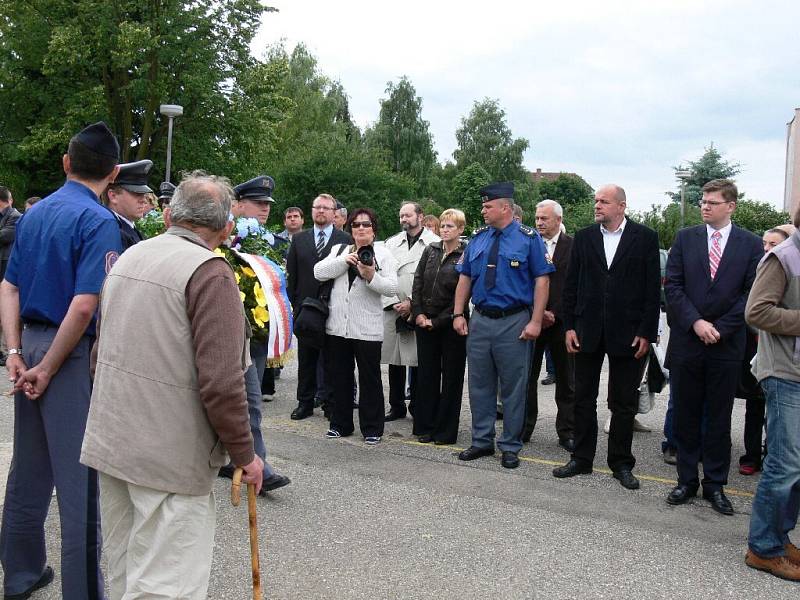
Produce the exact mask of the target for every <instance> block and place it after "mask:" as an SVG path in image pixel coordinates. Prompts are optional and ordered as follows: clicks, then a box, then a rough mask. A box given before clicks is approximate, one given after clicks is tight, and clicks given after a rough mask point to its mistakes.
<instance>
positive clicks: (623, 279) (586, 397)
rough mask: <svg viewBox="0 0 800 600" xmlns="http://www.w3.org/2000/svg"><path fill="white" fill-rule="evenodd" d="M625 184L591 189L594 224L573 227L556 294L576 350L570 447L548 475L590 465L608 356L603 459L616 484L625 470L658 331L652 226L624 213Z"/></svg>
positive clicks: (627, 483) (570, 346) (628, 478)
mask: <svg viewBox="0 0 800 600" xmlns="http://www.w3.org/2000/svg"><path fill="white" fill-rule="evenodd" d="M625 206H626V199H625V190H623V189H622V188H621V187H619V186H617V185H606V186H603V187H601V188H600V189H599V190H597V193H596V194H595V205H594V220H595V222H596V224H595V225H591V226H589V227H586V228H584V229H581V230H580V231H579V232H578V233H576V234H575V241H574V243H573V245H572V254H571V255H570V262H569V268H568V270H567V280H566V283H565V284H564V293H563V295H562V303H563V319H564V328H565V329H566V334H565V343H566V346H567V352H570V353H572V354H573V355H574V356H575V450H574V451H573V452H572V458H571V459H570V461H569V462H568V463H567V464H566V465H564V466H563V467H558V468H557V469H554V470H553V475H554V476H555V477H573V476H575V475H579V474H583V473H591V472H592V463H593V461H594V455H595V452H596V449H597V392H598V388H599V385H600V371H601V369H602V367H603V360H604V358H605V356H606V355H608V362H609V377H608V397H609V404H610V408H611V429H610V432H609V436H608V466H609V467H610V468H611V470H612V471H613V473H614V477H615V478H616V479H618V480H619V482H620V483H621V484H622V486H623V487H625V488H627V489H631V490H635V489H638V488H639V480H638V479H636V477H634V475H633V473H632V470H633V467H634V465H635V463H636V459H635V458H634V457H633V453H632V452H631V443H632V441H633V419H634V417H635V416H636V411H637V408H638V401H639V383H640V377H641V373H642V371H641V367H642V361H644V360H645V358H646V356H647V353H648V351H649V348H650V344H651V343H653V342H655V341H656V337H657V336H658V313H659V304H660V292H661V286H660V283H661V281H660V280H661V269H660V265H659V255H658V236H657V234H656V232H655V231H653V230H652V229H649V228H647V227H644V226H643V225H639V224H638V223H634V222H633V221H629V220H627V219H626V218H625Z"/></svg>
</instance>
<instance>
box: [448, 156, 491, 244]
mask: <svg viewBox="0 0 800 600" xmlns="http://www.w3.org/2000/svg"><path fill="white" fill-rule="evenodd" d="M491 182H492V177H491V175H489V173H488V172H487V171H486V169H484V168H483V167H482V166H481V165H480V164H479V163H472V164H471V165H469V166H468V167H466V168H465V169H464V170H462V171H460V172H459V173H458V174H457V175H456V176H455V177H454V178H453V182H452V186H451V188H450V193H451V206H452V207H453V208H459V209H461V210H462V211H464V215H465V216H466V218H467V229H469V230H470V231H471V230H474V229H476V228H478V227H482V226H483V217H482V216H481V195H480V192H479V190H480V189H481V188H482V187H483V186H485V185H487V184H489V183H491Z"/></svg>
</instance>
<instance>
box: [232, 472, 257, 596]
mask: <svg viewBox="0 0 800 600" xmlns="http://www.w3.org/2000/svg"><path fill="white" fill-rule="evenodd" d="M242 473H243V471H242V469H241V467H236V470H234V472H233V483H232V484H231V504H233V505H234V506H239V501H240V498H241V494H240V489H241V486H242ZM247 515H248V517H249V521H250V563H251V567H252V569H253V600H261V598H262V596H261V567H260V566H259V562H258V527H257V523H256V486H255V485H254V484H252V483H248V484H247Z"/></svg>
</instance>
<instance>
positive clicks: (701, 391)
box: [664, 179, 764, 515]
mask: <svg viewBox="0 0 800 600" xmlns="http://www.w3.org/2000/svg"><path fill="white" fill-rule="evenodd" d="M738 197H739V195H738V191H737V189H736V185H734V183H733V182H732V181H728V180H726V179H715V180H713V181H709V182H708V183H706V184H705V185H704V186H703V200H702V202H701V212H702V217H703V223H704V224H703V225H697V226H696V227H687V228H686V229H683V230H681V231H679V232H678V235H677V237H676V238H675V242H674V243H673V245H672V250H671V251H670V254H669V259H668V260H667V281H666V283H665V284H664V292H665V294H666V297H667V310H668V311H669V313H670V323H671V324H672V327H671V331H670V338H669V346H668V347H667V366H668V368H669V370H670V379H671V381H670V383H671V385H672V389H673V391H674V392H675V394H674V398H675V421H674V422H675V439H676V442H677V445H678V466H677V468H678V485H677V486H676V487H675V488H674V489H673V490H672V491H671V492H670V494H669V496H667V503H668V504H673V505H676V504H685V503H686V502H688V501H689V500H691V499H692V498H693V497H694V496H695V495H696V494H697V490H698V488H699V487H700V481H699V480H698V473H697V471H698V469H697V466H698V463H699V462H701V461H702V463H703V481H702V484H703V497H704V498H705V499H707V500H708V501H709V502H711V507H712V508H713V509H714V510H715V511H717V512H719V513H721V514H723V515H732V514H733V506H732V505H731V503H730V501H729V500H728V498H727V497H726V496H725V494H724V492H723V486H724V485H726V484H727V483H728V471H729V469H730V462H731V412H732V410H733V397H734V394H735V393H736V387H737V384H738V381H739V371H740V369H741V362H742V359H743V358H744V352H745V341H746V335H747V329H746V326H745V322H744V309H745V304H746V303H747V296H748V294H749V293H750V287H751V286H752V285H753V279H754V278H755V273H756V266H757V265H758V261H759V260H760V259H761V258H762V257H763V256H764V251H763V249H762V247H761V240H760V239H759V238H758V237H757V236H755V235H753V234H752V233H750V232H749V231H746V230H744V229H741V228H739V227H737V226H736V225H733V224H732V223H731V215H732V214H733V211H734V210H736V200H737V198H738Z"/></svg>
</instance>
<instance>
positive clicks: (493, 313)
mask: <svg viewBox="0 0 800 600" xmlns="http://www.w3.org/2000/svg"><path fill="white" fill-rule="evenodd" d="M480 194H481V201H482V203H483V208H482V210H481V213H482V214H483V219H484V221H485V222H486V227H482V228H481V229H479V230H477V231H476V232H475V234H474V236H473V239H472V240H471V241H470V243H469V245H468V246H467V249H466V252H464V255H463V256H462V259H461V262H460V264H459V265H458V266H457V267H456V269H457V270H458V271H459V273H460V274H461V275H460V277H459V280H458V286H457V287H456V297H455V304H454V313H453V328H454V329H455V330H456V331H457V332H458V333H459V334H460V335H467V333H469V337H467V361H468V364H469V401H470V408H471V410H472V444H471V445H470V447H469V448H467V449H466V450H464V451H463V452H461V453H460V454H459V455H458V458H459V459H461V460H475V459H476V458H480V457H482V456H491V455H493V454H494V446H495V414H496V408H497V405H496V399H497V385H498V380H499V384H500V401H501V402H502V403H503V434H502V436H501V437H500V439H499V440H498V442H497V447H498V448H499V449H500V451H501V452H502V453H503V454H502V461H501V463H502V465H503V466H504V467H506V468H508V469H514V468H516V467H518V466H519V458H518V457H517V454H518V453H519V451H520V449H521V448H522V430H523V427H524V425H525V406H526V390H527V385H528V371H529V368H528V367H529V362H530V352H531V342H532V341H533V340H535V339H536V338H537V337H538V336H539V333H540V332H541V328H542V317H543V315H544V309H545V306H546V305H547V293H548V289H549V285H550V278H549V273H551V272H552V271H554V270H555V269H554V267H553V264H552V262H551V261H550V258H549V257H548V256H547V252H546V250H545V247H544V242H542V238H541V237H540V236H539V233H538V232H537V231H536V230H535V229H531V228H530V227H528V226H526V225H522V224H521V223H519V222H517V221H515V220H514V218H513V217H514V213H513V205H514V184H513V183H510V182H499V183H492V184H490V185H488V186H486V187H484V188H483V189H481V190H480ZM470 296H472V302H473V304H474V305H475V312H474V313H473V315H472V319H471V320H470V323H469V327H468V326H467V320H466V317H465V314H464V311H465V310H466V306H467V301H468V300H469V298H470Z"/></svg>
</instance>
